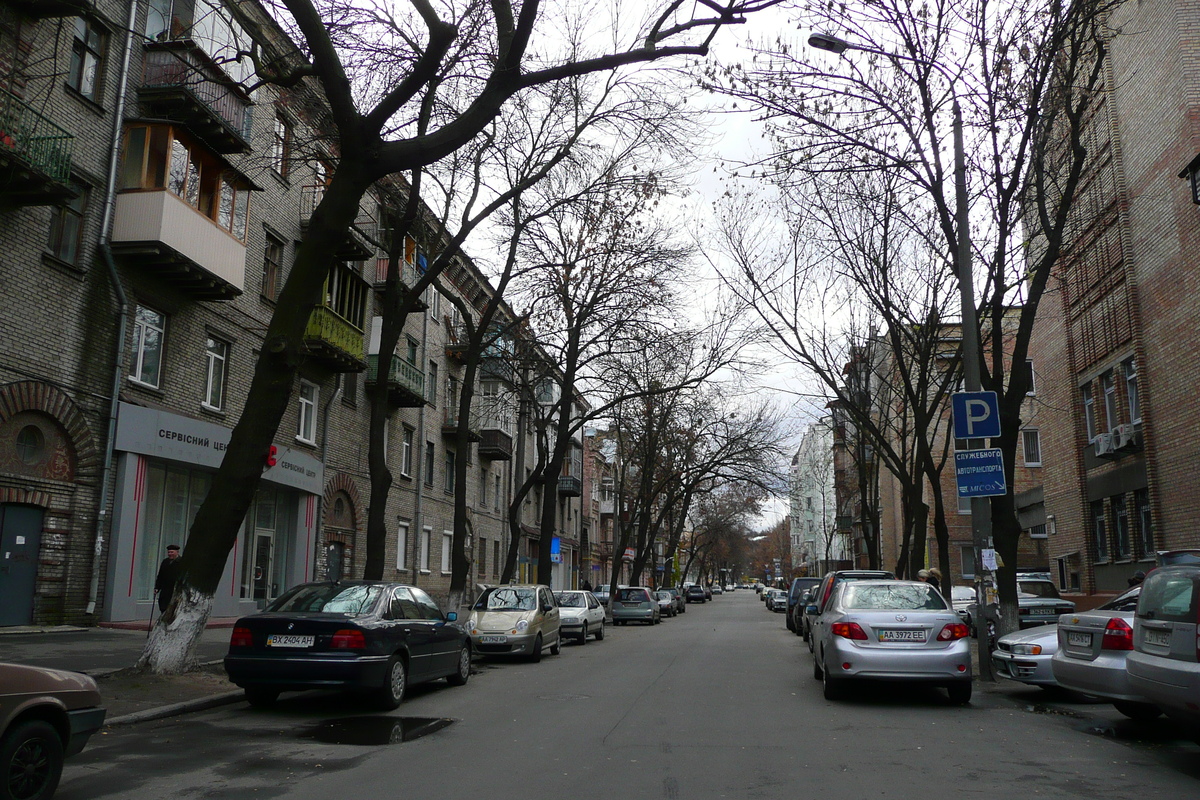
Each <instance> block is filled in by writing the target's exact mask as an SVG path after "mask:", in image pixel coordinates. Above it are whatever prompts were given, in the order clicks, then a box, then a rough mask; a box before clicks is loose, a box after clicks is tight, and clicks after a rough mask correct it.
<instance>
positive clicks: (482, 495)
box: [479, 469, 488, 508]
mask: <svg viewBox="0 0 1200 800" xmlns="http://www.w3.org/2000/svg"><path fill="white" fill-rule="evenodd" d="M487 492H488V471H487V470H486V469H480V470H479V507H480V508H487V507H488V497H487Z"/></svg>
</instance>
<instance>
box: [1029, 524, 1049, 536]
mask: <svg viewBox="0 0 1200 800" xmlns="http://www.w3.org/2000/svg"><path fill="white" fill-rule="evenodd" d="M1029 538H1030V539H1047V538H1049V537H1048V536H1047V535H1046V523H1044V522H1043V523H1042V524H1041V525H1031V526H1029Z"/></svg>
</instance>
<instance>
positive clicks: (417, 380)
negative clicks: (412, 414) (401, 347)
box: [367, 353, 425, 397]
mask: <svg viewBox="0 0 1200 800" xmlns="http://www.w3.org/2000/svg"><path fill="white" fill-rule="evenodd" d="M378 378H379V356H378V355H377V354H374V353H373V354H371V355H369V356H367V383H375V382H376V380H378ZM388 383H390V384H395V385H397V386H401V387H403V388H405V389H407V390H408V391H409V392H411V393H412V394H413V395H415V396H417V397H424V396H425V373H424V372H422V371H421V369H420V367H417V366H415V365H413V364H410V363H408V362H407V361H405V360H404V359H403V358H401V357H400V356H392V361H391V365H390V367H389V369H388Z"/></svg>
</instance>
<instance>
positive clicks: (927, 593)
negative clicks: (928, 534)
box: [813, 580, 972, 703]
mask: <svg viewBox="0 0 1200 800" xmlns="http://www.w3.org/2000/svg"><path fill="white" fill-rule="evenodd" d="M814 630H816V631H817V632H818V635H819V637H820V638H819V640H818V641H816V642H814V646H815V649H814V652H813V677H815V678H819V679H821V680H822V681H823V682H824V689H825V698H826V699H827V700H836V699H838V698H840V697H841V696H842V694H843V692H844V688H845V686H846V685H847V684H848V683H849V682H850V681H851V680H857V679H874V680H890V681H917V682H924V683H933V684H938V685H941V686H944V687H946V689H947V690H948V691H949V693H950V701H951V702H953V703H967V702H969V701H970V699H971V680H972V674H971V652H970V642H969V640H968V639H967V636H968V631H967V626H966V625H965V624H964V623H963V621H962V620H961V619H960V618H959V616H958V614H956V613H955V611H954V609H953V608H951V607H950V606H948V605H947V604H946V601H945V599H944V598H943V597H942V596H941V595H940V594H939V593H938V592H936V591H934V590H933V588H932V587H931V586H929V585H928V584H925V583H918V582H916V581H895V580H890V581H884V580H879V581H847V582H845V583H842V584H839V585H838V586H837V587H836V588H835V589H834V592H833V595H832V596H831V597H830V598H829V601H828V602H827V603H826V605H825V609H824V610H823V611H822V612H821V625H820V626H819V628H816V629H814Z"/></svg>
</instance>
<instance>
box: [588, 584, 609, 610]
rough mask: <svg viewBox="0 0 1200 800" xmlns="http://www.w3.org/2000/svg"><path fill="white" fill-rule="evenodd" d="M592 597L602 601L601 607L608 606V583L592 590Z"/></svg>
mask: <svg viewBox="0 0 1200 800" xmlns="http://www.w3.org/2000/svg"><path fill="white" fill-rule="evenodd" d="M592 595H594V596H595V598H596V599H597V600H599V601H600V605H602V606H606V605H608V584H607V583H606V584H604V585H603V586H597V587H596V588H595V589H592Z"/></svg>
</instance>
